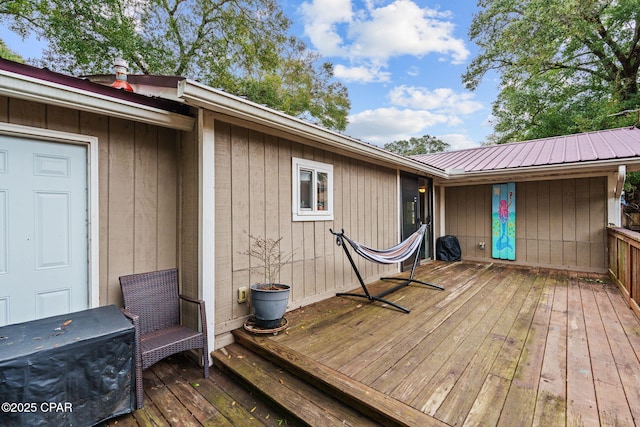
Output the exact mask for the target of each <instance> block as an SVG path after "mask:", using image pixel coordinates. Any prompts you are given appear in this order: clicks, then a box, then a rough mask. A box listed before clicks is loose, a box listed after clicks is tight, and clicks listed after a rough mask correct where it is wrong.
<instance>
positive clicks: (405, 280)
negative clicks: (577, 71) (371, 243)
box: [329, 224, 444, 313]
mask: <svg viewBox="0 0 640 427" xmlns="http://www.w3.org/2000/svg"><path fill="white" fill-rule="evenodd" d="M426 228H427V225H426V224H425V225H422V226H421V227H420V228H419V229H418V231H416V232H415V233H414V234H413V235H411V236H410V237H409V238H407V239H406V240H405V241H404V242H407V241H409V240H410V239H411V238H412V237H415V236H416V235H417V236H419V243H418V244H417V247H416V249H415V250H413V251H412V252H411V253H409V255H408V256H406V257H405V258H404V259H401V260H398V259H396V258H389V259H385V258H383V257H381V256H378V257H377V258H376V259H373V258H371V257H369V256H366V255H363V254H362V253H361V252H359V250H358V249H359V248H365V249H368V248H366V247H363V246H362V245H360V244H358V243H357V242H354V241H353V240H351V239H349V238H348V237H347V236H345V235H344V229H343V230H342V231H341V232H336V231H333V230H332V229H329V231H330V232H331V234H333V235H334V236H336V245H338V246H342V249H344V253H345V254H346V255H347V259H348V260H349V262H350V263H351V267H352V268H353V271H354V272H355V273H356V277H357V278H358V281H359V282H360V286H361V287H362V290H363V291H364V293H363V294H360V293H353V292H338V293H336V296H351V297H358V298H366V299H368V300H369V301H379V302H382V303H384V304H389V305H390V306H393V307H395V308H397V309H398V310H400V311H402V312H404V313H409V312H410V311H411V310H409V309H408V308H406V307H403V306H401V305H398V304H396V303H394V302H392V301H389V300H387V299H384V298H383V297H384V296H386V295H389V294H390V293H393V292H395V291H397V290H398V289H402V288H404V287H405V286H408V285H409V284H410V283H419V284H421V285H425V286H430V287H432V288H435V289H439V290H441V291H443V290H444V288H443V287H442V286H438V285H434V284H432V283H427V282H423V281H421V280H417V279H414V278H413V275H414V274H415V271H416V267H417V266H418V260H419V258H420V257H419V256H418V254H419V253H420V248H421V247H422V241H423V240H424V233H425V231H426ZM345 240H346V241H347V242H349V244H350V245H351V247H352V248H353V249H354V250H355V251H356V253H358V254H360V255H361V256H363V257H364V258H365V259H368V260H369V261H372V262H378V263H381V264H395V263H396V262H402V261H404V260H406V259H408V258H410V257H411V255H412V254H415V259H414V261H413V266H412V267H411V274H410V275H409V277H381V278H380V280H397V281H400V282H401V283H400V284H398V285H396V286H394V287H392V288H391V289H387V290H385V291H382V292H380V293H378V294H376V295H371V292H369V289H367V285H365V283H364V280H363V279H362V276H361V275H360V271H358V267H356V263H355V262H354V261H353V257H352V256H351V253H350V252H349V249H347V245H346V244H345ZM404 242H401V243H400V244H399V245H398V246H396V248H397V247H400V246H401V245H403V243H404ZM376 252H384V251H376Z"/></svg>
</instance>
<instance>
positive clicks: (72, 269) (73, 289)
mask: <svg viewBox="0 0 640 427" xmlns="http://www.w3.org/2000/svg"><path fill="white" fill-rule="evenodd" d="M87 182H88V181H87V146H86V145H82V144H63V143H53V142H43V141H37V140H31V139H26V138H17V137H12V136H5V135H0V326H2V325H6V324H13V323H19V322H25V321H29V320H34V319H40V318H43V317H48V316H54V315H58V314H64V313H69V312H73V311H78V310H83V309H86V308H88V307H89V285H88V280H89V279H88V274H89V272H88V218H87V209H88V208H87V207H88V205H87Z"/></svg>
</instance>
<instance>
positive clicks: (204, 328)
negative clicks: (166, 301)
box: [179, 294, 207, 336]
mask: <svg viewBox="0 0 640 427" xmlns="http://www.w3.org/2000/svg"><path fill="white" fill-rule="evenodd" d="M179 296H180V299H182V300H184V301H187V302H190V303H193V304H198V306H199V307H198V308H199V309H200V323H201V325H200V327H201V328H202V333H203V334H204V335H205V336H206V335H207V311H206V309H205V304H204V301H203V300H201V299H197V298H191V297H188V296H186V295H182V294H181V295H179Z"/></svg>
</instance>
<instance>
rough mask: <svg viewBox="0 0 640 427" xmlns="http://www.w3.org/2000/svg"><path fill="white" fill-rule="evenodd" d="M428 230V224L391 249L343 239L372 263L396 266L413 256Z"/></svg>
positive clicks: (346, 238)
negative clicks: (377, 247)
mask: <svg viewBox="0 0 640 427" xmlns="http://www.w3.org/2000/svg"><path fill="white" fill-rule="evenodd" d="M426 230H427V224H422V226H421V227H420V228H418V230H417V231H416V232H415V233H413V234H412V235H411V236H409V237H407V238H406V239H405V240H403V241H402V242H400V243H398V244H397V245H395V246H393V247H391V248H389V249H374V248H370V247H368V246H365V245H363V244H361V243H358V242H354V241H353V240H351V239H349V238H348V237H346V236H344V235H343V236H342V237H343V238H344V239H345V240H346V241H347V242H349V244H350V245H351V247H352V248H353V250H354V251H356V252H357V253H358V255H360V256H361V257H363V258H365V259H368V260H369V261H372V262H377V263H378V264H395V263H397V262H403V261H405V260H407V259H409V258H410V257H411V255H413V253H414V252H415V251H416V249H418V247H419V246H420V244H421V243H422V240H423V239H424V233H425V231H426Z"/></svg>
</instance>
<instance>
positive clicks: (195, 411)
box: [101, 356, 292, 427]
mask: <svg viewBox="0 0 640 427" xmlns="http://www.w3.org/2000/svg"><path fill="white" fill-rule="evenodd" d="M143 375H144V389H145V396H144V406H143V407H142V408H141V409H138V410H137V411H135V412H133V413H132V414H127V415H122V416H120V417H116V418H112V419H110V420H108V421H106V422H105V423H102V424H101V426H102V427H107V426H116V427H129V426H132V427H133V426H140V427H146V426H158V427H162V426H176V427H182V426H185V427H191V426H193V427H197V426H227V427H237V426H256V427H260V426H285V425H286V426H290V425H292V423H290V422H289V420H288V419H287V416H286V414H284V415H283V414H282V412H279V411H278V410H277V408H274V406H273V405H271V406H269V405H267V404H265V403H264V402H263V401H262V400H260V399H259V398H257V397H256V396H254V395H253V394H252V393H251V392H249V391H248V390H247V389H245V388H243V387H242V386H241V385H240V384H238V383H237V382H235V381H234V380H233V379H231V378H229V376H227V375H226V374H224V373H222V372H221V371H220V370H218V369H216V368H215V367H212V368H211V369H210V375H209V378H208V379H204V378H202V369H201V368H199V367H198V366H197V365H196V364H195V363H194V362H193V361H191V360H189V359H187V358H186V357H181V356H178V357H170V358H168V359H165V360H163V361H162V362H159V363H157V364H155V365H153V366H152V367H151V368H149V369H146V370H145V371H144V374H143Z"/></svg>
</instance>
